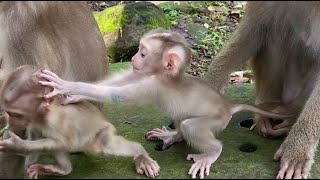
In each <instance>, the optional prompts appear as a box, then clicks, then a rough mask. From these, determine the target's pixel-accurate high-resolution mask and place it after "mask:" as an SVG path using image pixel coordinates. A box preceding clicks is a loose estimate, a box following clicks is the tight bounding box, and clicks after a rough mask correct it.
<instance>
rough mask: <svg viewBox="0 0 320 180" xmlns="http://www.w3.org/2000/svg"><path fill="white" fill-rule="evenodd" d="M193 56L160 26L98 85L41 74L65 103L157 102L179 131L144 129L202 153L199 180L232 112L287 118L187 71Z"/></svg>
mask: <svg viewBox="0 0 320 180" xmlns="http://www.w3.org/2000/svg"><path fill="white" fill-rule="evenodd" d="M190 58H191V48H190V47H189V45H188V43H187V42H186V40H185V39H184V38H183V37H181V36H180V35H178V34H176V33H173V32H171V31H168V30H164V29H156V30H152V31H150V32H149V33H147V34H145V35H144V36H143V37H142V39H141V40H140V46H139V50H138V52H137V53H136V54H135V55H134V56H133V57H132V59H131V61H132V69H130V70H128V71H127V72H124V73H120V74H118V75H116V76H115V77H113V78H111V79H106V80H104V81H101V82H98V83H96V84H89V83H83V82H71V81H65V80H63V79H61V78H59V77H58V76H57V75H56V74H54V73H53V72H51V71H48V70H44V71H43V72H42V73H40V74H39V76H40V77H42V78H44V79H46V80H47V81H40V83H41V84H42V85H46V86H50V87H53V88H54V90H53V91H52V92H50V93H48V94H47V95H46V96H45V97H46V98H51V97H53V96H55V95H58V94H62V95H65V96H66V98H65V100H64V103H65V104H68V103H73V102H78V101H81V100H94V101H100V102H103V101H111V102H131V103H135V104H144V103H153V104H155V105H157V106H159V107H160V109H162V110H163V111H164V112H166V113H167V114H169V115H170V116H171V117H172V118H173V119H175V126H176V127H177V128H176V131H168V130H167V129H165V128H162V129H154V130H152V131H150V132H147V133H146V138H147V139H154V138H158V139H160V140H163V142H164V145H163V148H164V149H165V148H166V147H168V146H170V145H172V144H173V143H175V142H179V141H182V140H186V141H187V142H188V143H189V144H190V145H191V146H192V147H194V148H195V149H197V150H199V151H200V152H201V153H200V154H189V155H188V157H187V159H188V160H191V159H193V160H194V161H195V163H194V164H193V165H192V166H191V168H190V170H189V172H188V174H190V175H192V178H195V177H196V175H197V174H198V173H199V176H200V178H204V174H206V175H209V170H210V166H211V164H212V163H214V162H215V161H216V160H217V158H218V157H219V155H220V153H221V151H222V144H221V143H220V141H218V140H217V139H216V138H215V133H217V132H219V131H221V130H223V129H224V128H225V127H226V126H227V125H228V123H229V121H230V119H231V117H232V115H233V114H234V113H236V112H239V111H244V110H248V111H252V112H256V113H260V114H263V115H266V116H270V117H273V118H285V117H287V116H283V115H279V114H274V113H269V112H266V111H263V110H260V109H258V108H256V107H253V106H250V105H245V104H237V105H233V104H231V103H229V102H227V101H225V100H224V98H223V97H222V96H221V95H219V94H218V93H216V92H215V91H213V90H212V89H211V88H210V87H209V86H207V84H205V83H204V82H201V81H200V79H198V78H196V77H193V76H191V75H188V74H187V73H185V70H186V68H187V66H188V65H189V62H190Z"/></svg>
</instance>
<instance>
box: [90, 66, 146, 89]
mask: <svg viewBox="0 0 320 180" xmlns="http://www.w3.org/2000/svg"><path fill="white" fill-rule="evenodd" d="M141 77H142V76H141V75H138V74H136V73H134V72H133V71H132V69H129V70H127V71H124V72H120V73H117V74H115V75H112V77H111V78H108V79H106V80H102V81H99V82H97V83H96V84H97V85H102V86H114V87H119V86H124V85H128V84H131V83H135V82H137V81H138V80H139V79H141Z"/></svg>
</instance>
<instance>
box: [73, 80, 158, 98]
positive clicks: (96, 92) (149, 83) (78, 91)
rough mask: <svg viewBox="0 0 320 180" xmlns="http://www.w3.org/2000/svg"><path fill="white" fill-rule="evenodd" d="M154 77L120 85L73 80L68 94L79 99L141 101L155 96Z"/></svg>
mask: <svg viewBox="0 0 320 180" xmlns="http://www.w3.org/2000/svg"><path fill="white" fill-rule="evenodd" d="M154 81H155V80H154V78H145V79H143V80H140V81H139V82H136V83H133V84H128V85H124V86H121V87H110V86H102V85H95V84H89V83H83V82H73V83H74V84H73V86H74V88H72V90H71V91H70V94H73V95H74V96H79V98H81V100H83V99H86V100H91V101H99V102H105V101H109V102H115V103H119V102H138V101H139V102H141V101H142V99H149V100H150V99H151V98H153V97H155V96H156V95H155V93H156V91H155V87H157V86H156V83H154Z"/></svg>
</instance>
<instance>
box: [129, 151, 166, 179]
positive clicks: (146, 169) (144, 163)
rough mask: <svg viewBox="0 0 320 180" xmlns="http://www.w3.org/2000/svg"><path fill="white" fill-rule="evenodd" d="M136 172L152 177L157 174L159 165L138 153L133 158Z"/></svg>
mask: <svg viewBox="0 0 320 180" xmlns="http://www.w3.org/2000/svg"><path fill="white" fill-rule="evenodd" d="M134 162H135V165H136V170H137V173H139V174H146V176H148V177H151V178H154V177H156V176H158V175H159V172H160V166H159V165H158V163H157V162H156V161H154V160H152V159H151V158H148V157H145V156H144V155H140V156H138V157H137V158H135V160H134Z"/></svg>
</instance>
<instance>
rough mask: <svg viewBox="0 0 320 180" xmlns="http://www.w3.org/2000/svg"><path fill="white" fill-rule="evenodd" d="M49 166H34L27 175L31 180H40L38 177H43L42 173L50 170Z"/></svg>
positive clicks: (30, 167)
mask: <svg viewBox="0 0 320 180" xmlns="http://www.w3.org/2000/svg"><path fill="white" fill-rule="evenodd" d="M48 166H49V165H44V164H32V165H30V166H29V167H28V169H27V175H28V177H29V178H31V179H38V175H41V173H42V172H46V171H48V170H50V168H49V167H48Z"/></svg>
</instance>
